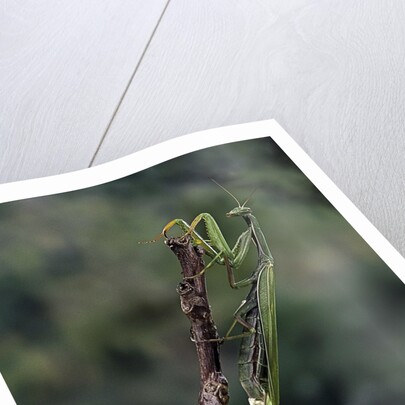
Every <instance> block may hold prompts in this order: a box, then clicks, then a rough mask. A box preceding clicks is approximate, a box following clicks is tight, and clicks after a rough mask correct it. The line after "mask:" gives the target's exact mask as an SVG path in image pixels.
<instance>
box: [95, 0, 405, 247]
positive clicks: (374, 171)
mask: <svg viewBox="0 0 405 405" xmlns="http://www.w3.org/2000/svg"><path fill="white" fill-rule="evenodd" d="M388 4H389V6H387V5H388ZM404 7H405V5H404V2H402V1H400V0H397V1H390V2H385V1H383V0H358V1H353V2H349V1H337V0H335V1H331V0H327V1H325V0H322V1H309V0H302V1H298V0H297V1H289V2H285V1H281V0H278V1H274V0H273V1H251V0H240V1H237V2H235V1H231V0H228V1H225V0H224V1H221V2H218V1H214V0H206V1H197V0H173V1H172V2H171V3H170V6H169V7H168V9H167V12H166V14H165V16H164V18H163V20H162V22H161V24H160V26H159V28H158V30H157V32H156V35H155V37H154V39H153V41H152V43H151V45H150V47H149V48H148V51H147V53H146V55H145V58H144V60H143V62H142V64H141V66H140V69H139V71H138V73H137V75H136V76H135V78H134V81H133V82H132V85H131V86H130V88H129V91H128V93H127V96H126V97H125V99H124V102H123V104H122V105H121V108H120V109H119V111H118V114H117V116H116V117H115V120H114V121H113V123H112V126H111V128H110V131H109V132H108V134H107V137H106V139H105V141H104V142H103V144H102V147H101V149H100V151H99V153H98V154H97V156H96V159H95V162H94V163H95V164H100V163H103V162H106V161H109V160H112V159H115V158H118V157H121V156H123V155H126V154H129V153H132V152H135V151H137V150H140V149H143V148H145V147H147V146H149V145H152V144H155V143H157V142H160V141H162V140H165V139H168V138H171V137H175V136H179V135H183V134H186V133H190V132H193V131H197V130H202V129H208V128H213V127H218V126H223V125H229V124H236V123H241V122H248V121H254V120H260V119H267V118H276V119H277V120H278V122H279V123H280V124H281V125H282V126H284V128H285V129H286V130H287V131H288V132H289V133H290V134H291V135H292V136H293V137H294V138H295V140H296V141H297V142H298V143H299V144H300V145H301V146H302V147H303V148H304V149H305V150H306V151H307V152H308V153H309V154H310V156H311V157H312V158H313V159H314V160H315V161H316V162H317V163H318V164H319V165H320V166H321V168H322V169H324V171H325V172H326V173H327V174H328V175H329V176H330V177H331V178H332V180H334V181H335V182H336V184H337V185H338V186H339V187H340V188H341V189H342V190H343V191H344V192H345V193H346V194H347V195H348V196H349V198H351V199H352V201H353V202H354V203H355V204H357V206H358V207H359V208H360V209H361V210H362V211H363V212H364V213H365V214H366V215H367V216H368V217H369V219H370V220H371V221H372V222H373V223H374V224H375V225H376V226H377V227H378V228H379V229H380V230H381V231H382V233H383V234H384V235H385V236H386V237H387V238H388V239H389V240H390V241H391V242H392V244H393V245H394V246H396V247H397V248H398V249H399V251H401V252H402V253H405V236H404V235H405V219H404V215H403V207H404V202H405V187H404V186H405V176H404V169H405V164H404V152H405V137H404V128H405V126H404V117H405V114H404V107H405V103H404V101H405V75H404V74H403V69H404V66H405V49H404V43H405V24H404V23H403V22H404V21H405V12H404Z"/></svg>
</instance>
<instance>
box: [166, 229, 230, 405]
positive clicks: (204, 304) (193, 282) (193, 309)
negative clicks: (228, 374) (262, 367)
mask: <svg viewBox="0 0 405 405" xmlns="http://www.w3.org/2000/svg"><path fill="white" fill-rule="evenodd" d="M166 244H167V246H169V248H170V249H171V250H172V251H173V252H174V253H175V255H176V256H177V258H178V260H179V262H180V264H181V268H182V275H183V280H182V281H181V282H180V284H179V285H178V287H177V292H178V293H179V295H180V303H181V309H182V311H183V312H184V314H185V315H186V316H187V318H188V319H189V321H190V323H191V338H192V340H193V341H194V343H195V346H196V350H197V356H198V362H199V366H200V394H199V400H198V404H199V405H226V404H228V403H229V394H228V381H227V380H226V378H225V376H224V375H223V373H222V371H221V364H220V357H219V343H218V342H209V341H207V340H210V339H218V332H217V328H216V326H215V324H214V321H213V319H212V316H211V309H210V306H209V303H208V298H207V289H206V285H205V277H204V275H200V276H197V277H195V278H189V277H193V276H195V275H197V274H198V273H200V272H201V270H202V269H203V268H204V262H203V259H202V256H203V253H204V251H203V249H199V248H196V247H194V246H193V245H192V244H191V242H190V238H189V237H187V236H186V237H183V238H169V239H167V241H166Z"/></svg>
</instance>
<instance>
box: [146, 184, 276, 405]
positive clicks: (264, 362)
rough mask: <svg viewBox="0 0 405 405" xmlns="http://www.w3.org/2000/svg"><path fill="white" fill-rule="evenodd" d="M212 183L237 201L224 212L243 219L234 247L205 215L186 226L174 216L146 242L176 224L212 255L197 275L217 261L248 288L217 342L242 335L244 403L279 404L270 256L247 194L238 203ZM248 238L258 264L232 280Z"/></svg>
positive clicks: (233, 284)
mask: <svg viewBox="0 0 405 405" xmlns="http://www.w3.org/2000/svg"><path fill="white" fill-rule="evenodd" d="M214 182H215V181H214ZM215 183H216V184H217V185H218V186H219V187H221V188H222V189H223V190H224V191H226V192H227V193H228V194H229V195H230V196H231V197H232V198H233V199H234V200H235V201H236V202H237V203H238V206H237V207H235V208H234V209H232V210H231V211H229V212H228V213H227V214H226V216H227V217H242V218H243V219H244V220H245V222H246V224H247V226H248V229H247V230H246V231H244V232H243V233H242V234H241V235H240V236H239V237H238V239H237V241H236V243H235V245H234V247H233V248H230V247H229V245H228V243H227V241H226V239H225V237H224V236H223V234H222V232H221V230H220V228H219V226H218V224H217V223H216V221H215V220H214V218H213V217H212V215H211V214H209V213H201V214H199V215H197V216H196V217H195V219H194V220H193V221H192V222H191V224H190V225H189V224H188V223H187V222H185V221H184V220H183V219H174V220H172V221H170V222H169V223H168V224H167V225H166V226H165V227H164V228H163V230H162V232H161V233H160V234H159V235H158V237H157V238H155V239H154V240H153V241H151V242H154V241H156V240H157V239H159V238H160V237H163V236H165V237H167V232H168V231H169V229H171V228H172V227H173V226H174V225H177V226H179V227H180V229H181V230H182V231H183V232H185V235H190V236H191V238H192V239H193V241H194V243H195V244H198V245H201V246H202V247H203V248H204V251H205V253H206V254H207V255H208V256H209V257H210V258H211V261H210V262H209V263H208V265H206V266H205V268H204V269H203V270H202V271H201V272H200V273H199V274H197V275H196V276H199V275H202V274H203V273H204V272H205V271H206V270H208V269H209V268H210V267H212V266H213V265H214V264H215V263H217V264H220V265H225V266H226V269H227V274H228V280H229V284H230V286H231V287H232V288H241V287H245V286H249V285H250V286H251V287H250V291H249V293H248V295H247V297H246V299H245V300H243V301H242V303H241V305H240V306H239V308H238V309H237V310H236V312H235V313H234V321H233V323H232V325H231V327H230V328H229V330H228V332H227V333H226V335H225V336H224V337H223V338H221V339H219V340H220V341H221V342H222V341H225V340H231V339H237V338H241V346H240V351H239V360H238V367H239V380H240V383H241V385H242V387H243V389H244V390H245V392H246V393H247V395H248V397H249V404H250V405H279V403H280V393H279V367H278V345H277V325H276V301H275V284H274V260H273V257H272V255H271V253H270V249H269V247H268V245H267V242H266V239H265V236H264V234H263V232H262V230H261V228H260V225H259V222H258V220H257V219H256V217H255V216H254V215H253V214H252V210H251V209H250V208H249V207H246V203H247V202H248V200H249V198H250V197H249V198H248V199H247V200H246V201H245V202H244V203H243V204H242V205H241V204H240V202H239V201H238V200H237V199H236V197H235V196H234V195H233V194H231V193H230V192H229V191H228V190H226V189H225V188H224V187H222V186H221V185H220V184H218V183H217V182H215ZM201 221H203V222H204V223H205V228H206V233H207V236H208V239H204V238H203V237H202V236H201V235H199V234H198V233H197V232H196V231H195V228H196V226H197V225H198V224H199V223H200V222H201ZM252 241H253V243H254V244H255V246H256V249H257V256H258V260H257V266H256V268H255V270H254V271H253V272H252V274H251V276H250V277H248V278H246V279H244V280H241V281H235V275H234V271H235V270H237V269H238V268H240V267H241V265H242V263H243V261H244V259H245V258H246V255H247V253H248V250H249V247H250V245H251V242H252ZM196 276H194V277H196ZM238 323H239V324H241V325H242V326H243V332H242V333H241V334H238V335H231V333H232V331H233V329H234V328H235V326H236V325H237V324H238Z"/></svg>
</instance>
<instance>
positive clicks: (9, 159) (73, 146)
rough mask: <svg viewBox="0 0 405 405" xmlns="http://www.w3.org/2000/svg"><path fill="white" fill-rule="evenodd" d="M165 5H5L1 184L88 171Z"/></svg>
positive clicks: (94, 0)
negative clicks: (73, 171)
mask: <svg viewBox="0 0 405 405" xmlns="http://www.w3.org/2000/svg"><path fill="white" fill-rule="evenodd" d="M165 4H166V1H163V0H152V1H142V0H136V1H134V0H131V1H130V0H114V1H108V0H90V1H80V0H72V1H53V0H52V1H50V0H43V1H37V0H27V1H23V2H21V1H19V2H15V1H14V2H12V1H4V2H2V4H1V9H0V117H1V118H0V181H1V182H7V181H14V180H21V179H29V178H34V177H41V176H46V175H51V174H58V173H63V172H67V171H71V170H77V169H81V168H85V167H87V166H88V165H89V163H90V161H91V158H92V157H93V155H94V153H95V151H96V149H97V147H98V145H99V143H100V140H101V138H102V136H103V134H104V132H105V130H106V128H107V125H108V123H109V121H110V119H111V117H112V115H113V113H114V110H115V108H116V106H117V104H118V102H119V100H120V98H121V96H122V94H123V92H124V90H125V88H126V86H127V84H128V82H129V80H130V78H131V75H132V74H133V72H134V69H135V66H136V65H137V63H138V61H139V59H140V58H141V55H142V53H143V51H144V49H145V47H146V45H147V43H148V41H149V38H150V37H151V34H152V32H153V30H154V28H155V26H156V24H157V21H158V20H159V17H160V15H161V13H162V11H163V9H164V6H165Z"/></svg>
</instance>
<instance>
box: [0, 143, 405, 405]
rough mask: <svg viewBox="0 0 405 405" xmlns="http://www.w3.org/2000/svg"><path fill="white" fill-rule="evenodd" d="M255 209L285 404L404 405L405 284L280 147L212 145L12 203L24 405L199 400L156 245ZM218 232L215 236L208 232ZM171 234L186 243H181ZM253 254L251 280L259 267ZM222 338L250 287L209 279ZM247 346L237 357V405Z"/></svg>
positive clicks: (7, 290)
mask: <svg viewBox="0 0 405 405" xmlns="http://www.w3.org/2000/svg"><path fill="white" fill-rule="evenodd" d="M210 178H214V179H216V180H217V181H219V182H220V183H222V184H223V185H224V186H226V187H227V188H229V189H230V190H231V191H232V192H233V193H234V194H235V195H236V196H237V197H238V198H239V199H241V200H243V199H244V198H246V197H247V196H248V195H249V194H250V192H251V191H252V190H253V189H254V188H256V187H257V191H256V193H255V194H254V196H253V198H252V199H251V201H250V202H249V206H251V207H252V209H253V212H254V214H255V215H256V216H257V218H258V220H259V222H260V223H261V225H262V229H263V231H264V233H265V234H266V235H267V237H268V242H269V246H270V249H271V250H272V253H273V256H274V258H275V261H276V277H277V305H278V323H279V344H280V372H281V397H282V404H283V405H287V404H308V405H309V404H311V405H313V404H314V403H319V404H323V405H328V404H330V405H335V404H336V405H338V404H348V405H365V404H367V405H380V404H384V405H385V404H391V405H396V404H398V405H399V404H404V403H405V387H404V384H403V382H404V381H405V380H404V376H405V349H404V343H405V322H404V313H405V294H404V292H405V291H404V290H405V288H404V285H403V283H402V282H401V281H400V280H399V279H398V278H397V276H396V275H395V274H394V273H393V272H392V271H391V270H390V269H389V268H388V267H387V266H386V265H385V264H384V263H383V262H382V261H381V260H380V259H379V258H378V256H377V255H376V254H375V253H374V252H373V251H372V250H371V249H370V248H369V247H368V245H367V244H366V243H365V242H364V241H363V240H362V239H361V238H360V237H359V236H358V235H357V233H356V232H355V231H354V230H353V229H352V228H351V226H350V225H349V224H348V223H347V222H346V221H345V220H344V219H343V218H342V217H341V216H340V214H338V213H337V212H336V211H335V209H334V208H333V207H332V206H331V205H330V204H329V203H328V202H327V201H326V200H325V199H324V197H323V196H322V195H321V194H320V193H319V191H318V190H317V189H316V188H315V187H314V186H313V185H312V184H311V183H310V182H309V181H308V180H307V179H306V177H305V176H304V175H303V174H302V173H301V172H300V171H299V170H298V169H297V168H296V167H295V165H294V164H293V163H292V162H291V161H290V160H289V159H288V158H287V157H286V156H285V154H284V153H283V152H282V151H281V150H280V149H279V148H278V147H277V146H276V145H275V144H274V143H273V142H272V141H271V140H270V139H258V140H253V141H245V142H238V143H233V144H228V145H224V146H220V147H215V148H209V149H205V150H202V151H198V152H195V153H192V154H189V155H186V156H182V157H179V158H177V159H174V160H171V161H168V162H166V163H163V164H160V165H158V166H155V167H153V168H150V169H147V170H145V171H143V172H140V173H137V174H135V175H132V176H129V177H127V178H124V179H121V180H117V181H114V182H111V183H108V184H105V185H101V186H97V187H93V188H89V189H85V190H79V191H75V192H70V193H64V194H59V195H55V196H48V197H41V198H35V199H31V200H25V201H18V202H11V203H6V204H2V205H1V206H0V224H1V227H0V240H1V244H0V246H1V247H0V249H1V251H0V371H1V372H2V374H3V376H4V378H5V380H6V382H7V384H8V385H9V387H10V389H11V392H12V393H13V395H14V397H15V399H16V401H17V403H18V404H19V405H31V404H33V405H34V404H35V405H37V404H45V405H46V404H52V405H54V404H61V405H72V404H80V405H82V404H83V405H93V404H94V405H96V404H97V405H107V404H124V405H125V404H145V403H147V404H153V405H159V404H178V405H189V404H192V403H196V402H197V396H198V389H199V376H198V365H197V362H196V354H195V350H194V346H193V343H192V342H191V341H190V339H189V325H188V321H187V319H186V318H185V317H184V315H183V314H182V312H181V310H180V306H179V298H178V295H177V293H176V285H177V283H178V282H179V281H180V279H181V276H180V268H179V264H178V262H177V260H176V258H175V256H174V255H173V254H172V253H171V252H170V250H169V249H168V248H167V247H166V246H165V245H164V243H163V241H159V242H158V243H155V244H149V245H138V244H137V242H138V241H141V240H147V239H151V238H153V237H154V236H155V235H156V234H158V233H159V232H160V230H161V229H162V227H163V225H165V224H166V223H167V222H168V221H169V220H171V219H173V218H184V219H185V220H186V221H191V220H192V219H193V218H194V217H195V216H196V215H197V214H198V213H200V212H210V213H211V214H212V215H213V216H214V217H215V218H216V219H217V221H218V223H219V225H220V227H221V228H222V230H223V233H224V235H225V236H226V237H227V239H228V241H229V243H230V244H233V243H234V242H235V241H236V239H237V236H238V235H239V234H240V233H241V232H242V231H243V230H244V229H245V227H246V225H245V224H244V221H243V220H242V219H240V218H231V219H228V218H226V217H225V213H226V212H227V211H229V210H230V209H231V208H233V207H234V205H235V202H234V201H233V200H232V199H231V198H230V197H229V196H228V195H227V194H225V193H224V192H223V191H222V190H221V189H219V188H218V187H217V186H216V185H215V184H213V183H212V182H211V181H210V180H209V179H210ZM201 232H203V230H201ZM171 234H172V235H176V234H180V232H179V231H177V230H173V231H171ZM255 262H256V259H255V254H254V249H252V250H251V253H250V254H249V257H248V260H247V262H246V265H245V266H243V269H242V270H241V273H240V278H242V277H244V276H247V275H248V274H250V272H251V271H252V269H253V268H254V266H255ZM207 279H208V280H207V281H208V292H209V296H210V300H211V305H212V309H213V316H214V319H215V321H216V324H217V326H218V328H219V333H220V335H223V334H224V333H225V331H226V330H227V328H228V327H229V325H230V323H231V321H232V314H233V311H234V310H235V309H236V308H237V306H238V305H239V303H240V301H241V300H242V299H243V296H244V295H245V294H247V290H242V291H233V290H232V289H230V287H229V286H228V284H227V281H226V276H225V270H224V269H223V268H222V267H218V266H216V267H214V269H213V270H210V272H208V274H207ZM238 344H239V342H237V341H235V342H227V343H226V344H224V345H223V346H222V349H221V355H222V362H223V364H222V366H223V370H224V372H225V375H226V376H227V377H228V379H229V382H230V393H231V404H233V405H235V404H247V400H246V396H245V394H244V392H243V391H242V389H241V388H240V386H239V383H238V381H237V369H236V364H237V353H238Z"/></svg>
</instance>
